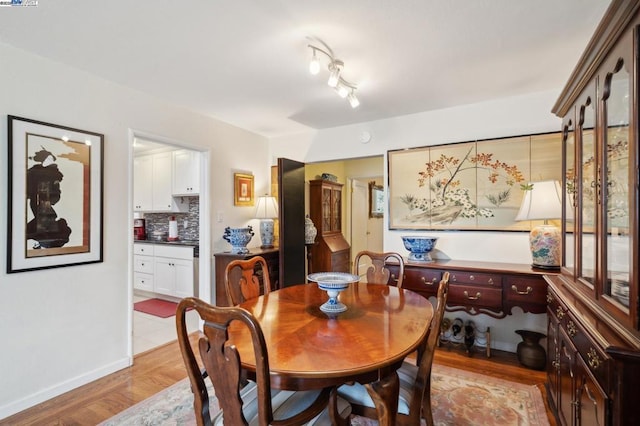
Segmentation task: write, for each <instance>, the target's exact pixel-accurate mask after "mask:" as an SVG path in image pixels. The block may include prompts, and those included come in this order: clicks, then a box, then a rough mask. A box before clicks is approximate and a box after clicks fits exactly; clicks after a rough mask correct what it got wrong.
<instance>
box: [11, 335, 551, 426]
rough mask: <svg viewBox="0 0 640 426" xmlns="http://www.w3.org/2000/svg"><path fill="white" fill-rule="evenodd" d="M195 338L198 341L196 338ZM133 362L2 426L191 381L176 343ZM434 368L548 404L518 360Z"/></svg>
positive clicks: (102, 411) (108, 412)
mask: <svg viewBox="0 0 640 426" xmlns="http://www.w3.org/2000/svg"><path fill="white" fill-rule="evenodd" d="M192 337H193V340H194V341H195V334H193V335H192ZM134 360H135V361H134V365H133V366H132V367H130V368H126V369H124V370H121V371H118V372H116V373H113V374H111V375H109V376H107V377H104V378H102V379H99V380H96V381H95V382H92V383H89V384H87V385H85V386H82V387H80V388H78V389H75V390H73V391H70V392H67V393H65V394H63V395H60V396H58V397H56V398H53V399H51V400H49V401H46V402H44V403H42V404H39V405H37V406H35V407H32V408H30V409H28V410H25V411H23V412H21V413H18V414H16V415H14V416H11V417H8V418H6V419H3V420H0V425H57V426H62V425H65V426H68V425H95V424H97V423H99V422H101V421H103V420H106V419H108V418H110V417H112V416H113V415H115V414H117V413H119V412H120V411H123V410H125V409H126V408H128V407H130V406H132V405H134V404H136V403H138V402H140V401H142V400H144V399H145V398H148V397H150V396H151V395H154V394H155V393H157V392H160V391H161V390H163V389H165V388H166V387H168V386H170V385H172V384H174V383H176V382H177V381H179V380H181V379H183V378H185V377H186V376H187V375H186V370H185V369H184V366H183V364H182V357H181V355H180V349H179V348H178V343H177V342H176V341H174V342H171V343H168V344H166V345H163V346H161V347H159V348H156V349H153V350H151V351H148V352H145V353H142V354H139V355H137V356H135V358H134ZM434 362H436V363H438V364H442V365H447V366H451V367H456V368H462V369H467V370H471V371H475V372H477V373H480V374H487V375H490V376H495V377H499V378H502V379H505V380H511V381H514V382H519V383H525V384H531V385H536V386H538V388H539V389H540V390H541V392H542V395H543V398H544V400H545V403H546V392H545V389H544V382H545V373H544V372H542V371H533V370H529V369H526V368H523V367H521V366H520V365H519V364H518V361H517V359H516V357H515V354H511V353H507V352H501V351H492V357H491V358H490V359H487V358H486V357H485V356H484V355H483V354H482V353H474V354H473V355H472V356H468V355H467V354H465V353H464V352H463V351H461V350H459V349H456V348H451V349H449V348H441V349H438V351H437V352H436V357H435V361H434ZM547 416H548V417H549V422H550V424H551V426H556V422H555V419H554V418H553V415H552V414H551V412H550V410H549V408H548V407H547Z"/></svg>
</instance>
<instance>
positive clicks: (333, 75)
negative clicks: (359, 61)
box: [327, 59, 344, 87]
mask: <svg viewBox="0 0 640 426" xmlns="http://www.w3.org/2000/svg"><path fill="white" fill-rule="evenodd" d="M343 67H344V62H342V61H339V60H337V59H334V60H333V61H331V63H330V64H329V72H330V74H329V80H328V81H327V84H328V85H329V87H337V86H338V82H339V81H340V73H341V72H342V68H343Z"/></svg>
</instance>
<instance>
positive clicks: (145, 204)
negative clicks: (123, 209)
mask: <svg viewBox="0 0 640 426" xmlns="http://www.w3.org/2000/svg"><path fill="white" fill-rule="evenodd" d="M152 187H153V158H152V156H151V155H145V156H143V157H136V158H134V160H133V209H134V210H135V211H149V210H151V209H152V208H153V200H152V197H153V193H152Z"/></svg>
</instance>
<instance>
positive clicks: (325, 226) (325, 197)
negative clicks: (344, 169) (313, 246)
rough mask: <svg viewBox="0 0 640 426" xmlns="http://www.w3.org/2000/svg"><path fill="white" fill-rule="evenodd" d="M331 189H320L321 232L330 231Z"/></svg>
mask: <svg viewBox="0 0 640 426" xmlns="http://www.w3.org/2000/svg"><path fill="white" fill-rule="evenodd" d="M331 208H332V205H331V188H328V187H322V229H321V232H323V233H324V232H327V231H331Z"/></svg>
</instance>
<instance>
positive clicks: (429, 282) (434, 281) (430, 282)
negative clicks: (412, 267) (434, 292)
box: [420, 277, 438, 285]
mask: <svg viewBox="0 0 640 426" xmlns="http://www.w3.org/2000/svg"><path fill="white" fill-rule="evenodd" d="M420 280H421V281H422V284H424V285H434V284H435V283H436V282H437V281H438V280H437V279H436V278H435V277H433V279H432V280H431V281H427V279H426V278H425V277H420Z"/></svg>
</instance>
